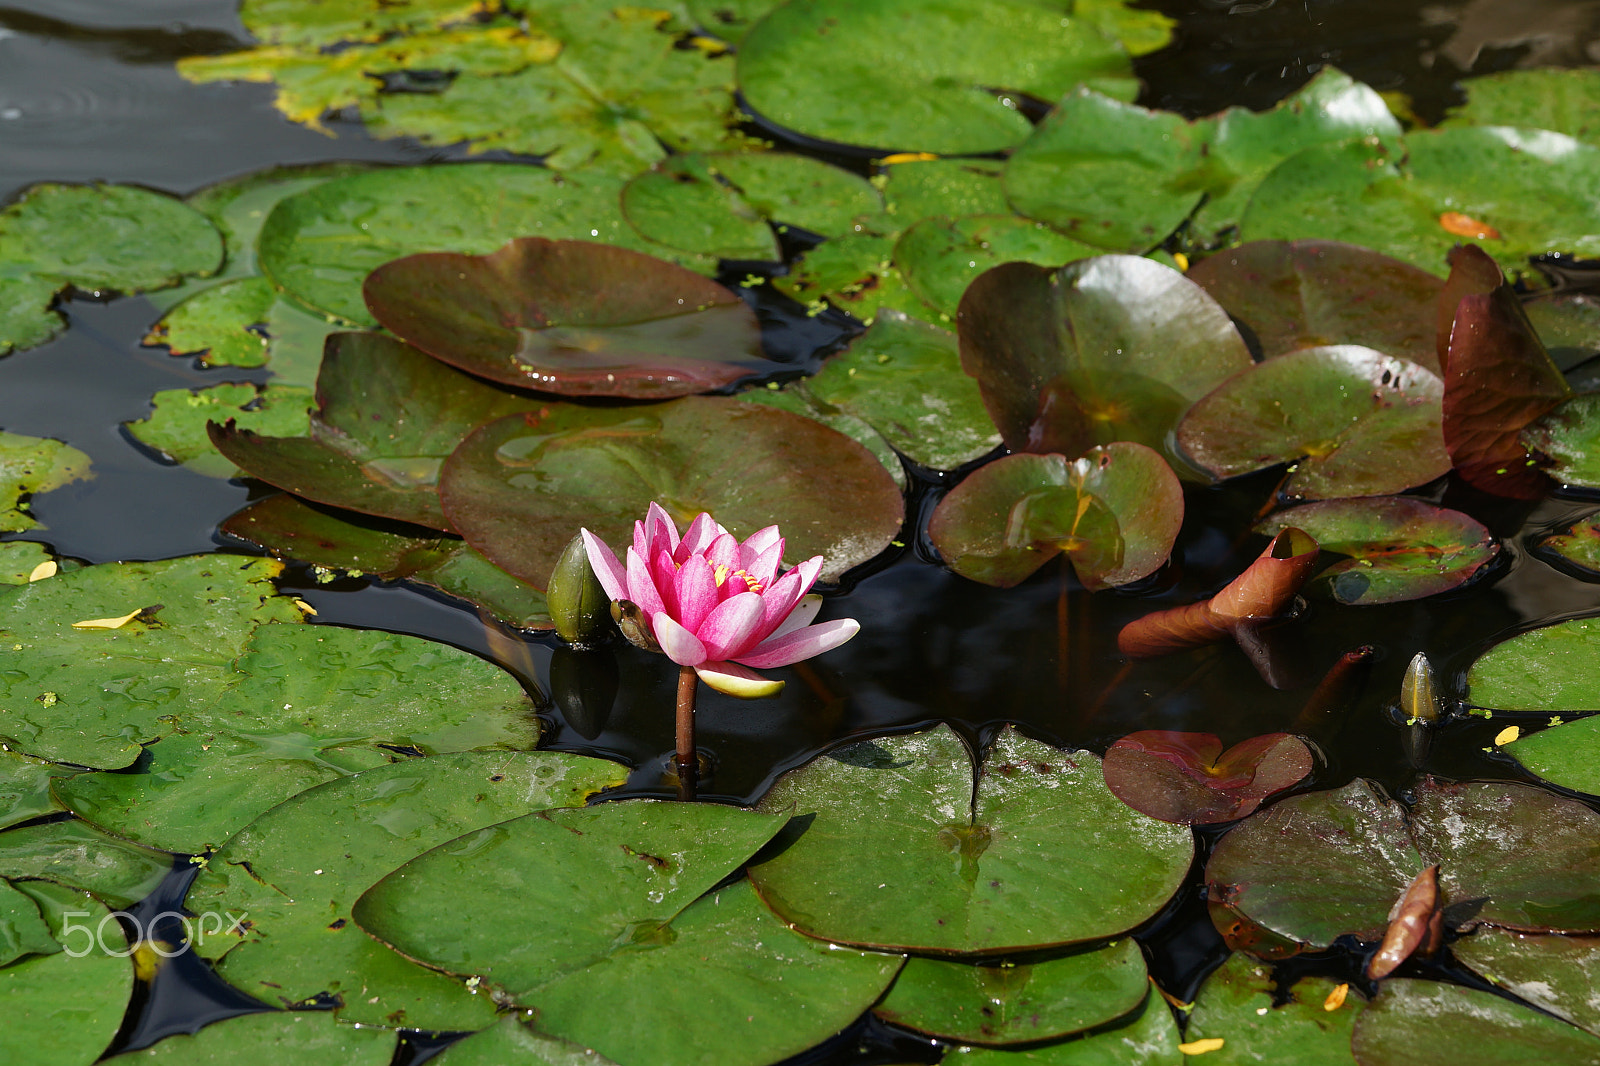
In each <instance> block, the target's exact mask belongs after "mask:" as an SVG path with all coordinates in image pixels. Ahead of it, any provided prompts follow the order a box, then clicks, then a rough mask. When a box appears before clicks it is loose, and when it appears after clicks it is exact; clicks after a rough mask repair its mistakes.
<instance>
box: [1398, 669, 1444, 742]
mask: <svg viewBox="0 0 1600 1066" xmlns="http://www.w3.org/2000/svg"><path fill="white" fill-rule="evenodd" d="M1400 713H1401V714H1403V715H1405V719H1406V724H1407V725H1410V724H1413V723H1415V722H1424V723H1426V724H1428V725H1432V724H1433V723H1434V722H1437V721H1438V720H1439V697H1438V696H1437V695H1436V694H1435V692H1434V687H1433V665H1432V664H1431V663H1429V662H1428V657H1427V656H1426V655H1424V654H1422V653H1421V652H1418V653H1417V654H1416V655H1415V657H1413V658H1412V660H1411V665H1410V666H1407V667H1406V676H1405V678H1404V679H1402V680H1401V682H1400Z"/></svg>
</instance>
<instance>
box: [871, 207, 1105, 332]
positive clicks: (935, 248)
mask: <svg viewBox="0 0 1600 1066" xmlns="http://www.w3.org/2000/svg"><path fill="white" fill-rule="evenodd" d="M1099 254H1100V249H1098V248H1091V247H1090V246H1089V245H1087V244H1084V243H1082V242H1081V241H1075V240H1073V239H1072V238H1071V237H1064V236H1062V235H1061V234H1060V233H1057V232H1056V231H1055V230H1053V229H1051V228H1050V227H1048V226H1046V225H1045V224H1044V223H1042V222H1030V221H1029V220H1027V219H1025V218H1018V217H1017V216H1016V215H1010V214H1006V215H967V216H964V217H960V218H925V219H923V220H922V221H921V222H918V223H916V224H915V225H913V226H912V227H911V228H910V229H908V230H906V231H905V232H904V233H902V234H901V235H900V239H899V240H898V241H896V242H895V246H894V262H895V265H896V266H898V267H899V268H900V270H901V272H902V273H903V274H904V275H905V279H906V283H907V284H908V285H910V286H911V290H912V291H913V292H915V293H916V294H917V295H918V296H921V297H922V299H923V300H924V301H926V302H927V303H928V305H929V306H931V307H934V308H936V309H938V310H939V311H940V312H942V313H944V314H946V315H949V316H950V317H951V318H952V319H953V318H954V317H955V313H956V309H957V308H958V307H959V306H960V305H961V295H962V294H963V293H964V292H966V291H967V286H969V285H971V284H972V280H973V279H974V278H976V277H977V276H978V275H979V274H982V273H983V272H984V271H986V270H988V269H989V268H991V267H996V266H999V265H1000V264H1001V263H1013V262H1022V263H1037V264H1039V265H1040V266H1052V267H1053V266H1060V265H1061V264H1063V263H1068V262H1071V261H1072V260H1074V259H1087V258H1089V257H1090V256H1095V255H1099Z"/></svg>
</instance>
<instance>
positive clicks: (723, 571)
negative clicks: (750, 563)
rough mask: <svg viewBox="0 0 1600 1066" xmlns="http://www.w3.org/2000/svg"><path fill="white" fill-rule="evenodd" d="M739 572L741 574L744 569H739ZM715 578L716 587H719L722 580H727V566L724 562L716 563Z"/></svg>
mask: <svg viewBox="0 0 1600 1066" xmlns="http://www.w3.org/2000/svg"><path fill="white" fill-rule="evenodd" d="M739 572H740V573H741V574H742V573H744V571H742V570H741V571H739ZM716 579H717V588H719V589H720V588H721V587H722V583H723V582H724V581H726V580H728V568H727V566H726V565H725V564H723V563H718V564H717V570H716Z"/></svg>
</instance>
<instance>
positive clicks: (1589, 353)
mask: <svg viewBox="0 0 1600 1066" xmlns="http://www.w3.org/2000/svg"><path fill="white" fill-rule="evenodd" d="M1522 309H1523V310H1524V311H1526V312H1527V314H1528V321H1529V322H1531V323H1532V324H1533V330H1534V332H1535V333H1537V334H1538V335H1539V340H1540V341H1541V342H1543V344H1544V347H1545V351H1546V352H1548V353H1549V355H1550V360H1551V361H1552V362H1553V363H1555V364H1556V366H1557V367H1559V368H1560V369H1561V370H1562V371H1563V372H1567V371H1571V370H1573V369H1575V368H1576V367H1577V366H1578V364H1580V363H1584V362H1587V361H1588V360H1590V359H1592V358H1594V356H1595V355H1597V354H1600V299H1596V298H1595V297H1594V296H1592V295H1590V294H1589V293H1584V292H1551V293H1545V294H1543V295H1541V296H1536V297H1534V298H1533V299H1531V300H1526V301H1524V302H1523V304H1522ZM1577 391H1579V392H1583V391H1587V390H1585V389H1579V390H1577Z"/></svg>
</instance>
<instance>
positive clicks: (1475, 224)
mask: <svg viewBox="0 0 1600 1066" xmlns="http://www.w3.org/2000/svg"><path fill="white" fill-rule="evenodd" d="M1439 226H1440V228H1441V229H1443V230H1444V231H1445V232H1446V233H1452V234H1454V235H1455V236H1457V237H1472V238H1473V239H1475V240H1480V241H1482V240H1490V241H1497V240H1499V239H1500V231H1499V230H1497V229H1495V228H1494V227H1493V226H1491V225H1489V223H1487V222H1479V221H1478V220H1477V219H1475V218H1473V217H1472V216H1471V215H1463V214H1462V213H1461V212H1459V211H1446V212H1445V213H1444V214H1442V215H1440V216H1439Z"/></svg>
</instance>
